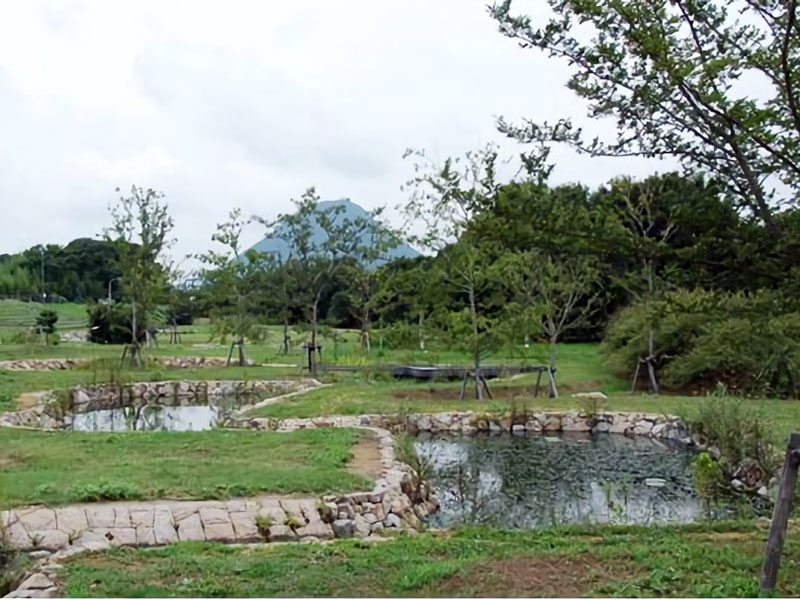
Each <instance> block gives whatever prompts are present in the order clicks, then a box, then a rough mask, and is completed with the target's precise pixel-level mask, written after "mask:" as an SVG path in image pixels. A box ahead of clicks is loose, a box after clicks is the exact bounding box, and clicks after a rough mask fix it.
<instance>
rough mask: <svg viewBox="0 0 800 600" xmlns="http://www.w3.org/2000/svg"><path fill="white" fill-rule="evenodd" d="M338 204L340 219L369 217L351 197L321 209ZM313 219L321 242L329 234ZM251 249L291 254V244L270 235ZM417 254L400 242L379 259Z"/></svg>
mask: <svg viewBox="0 0 800 600" xmlns="http://www.w3.org/2000/svg"><path fill="white" fill-rule="evenodd" d="M338 206H344V209H343V210H342V212H341V213H339V215H338V217H337V218H339V219H350V220H355V219H358V218H368V217H369V213H368V212H367V211H366V210H364V209H363V208H361V207H360V206H359V205H358V204H356V203H355V202H351V201H350V199H349V198H342V199H341V200H327V201H325V202H320V203H319V209H320V210H323V211H324V210H330V209H331V208H334V207H338ZM312 221H313V222H312V233H311V239H312V242H313V243H315V244H321V243H323V242H324V241H325V239H326V238H327V236H326V234H325V232H324V231H323V230H322V228H321V227H320V226H319V225H318V224H317V222H316V219H313V218H312ZM363 243H364V244H367V243H368V237H367V236H366V235H365V236H364V238H363ZM251 250H256V251H257V252H265V253H271V254H274V255H276V256H278V257H279V259H280V260H283V259H285V258H286V257H287V256H288V255H289V246H288V244H287V243H286V242H284V241H283V240H281V239H276V238H269V237H266V238H264V239H263V240H261V241H260V242H258V243H257V244H255V245H254V246H252V248H251ZM417 256H419V252H417V251H416V250H414V248H412V247H411V246H409V245H407V244H399V245H397V246H395V247H394V248H391V249H389V250H387V251H386V257H385V259H384V260H383V261H379V263H383V262H390V261H392V260H395V259H397V258H416V257H417Z"/></svg>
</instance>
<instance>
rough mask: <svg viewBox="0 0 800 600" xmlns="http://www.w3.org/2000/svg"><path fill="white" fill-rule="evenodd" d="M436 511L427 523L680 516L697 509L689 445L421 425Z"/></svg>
mask: <svg viewBox="0 0 800 600" xmlns="http://www.w3.org/2000/svg"><path fill="white" fill-rule="evenodd" d="M416 447H417V451H418V452H419V454H420V455H421V456H424V457H427V458H429V459H430V461H431V462H432V468H433V473H432V476H431V484H432V486H433V489H434V491H435V492H436V494H437V496H438V498H439V500H440V502H441V509H440V511H439V512H438V513H437V514H436V515H435V516H434V517H433V518H432V521H431V524H432V525H433V526H438V527H449V526H452V525H455V524H458V523H483V524H493V525H500V526H506V527H520V528H537V527H543V526H547V525H552V524H555V523H608V522H613V523H640V524H646V523H656V522H687V521H692V520H695V519H697V518H698V517H700V516H701V515H702V514H703V507H702V503H701V501H700V499H699V498H698V497H697V494H696V493H695V489H694V482H693V477H692V471H691V461H692V458H693V454H692V452H690V451H689V450H687V449H685V448H684V447H682V446H680V445H677V444H672V443H669V444H668V443H664V442H661V441H657V440H651V439H649V438H644V437H632V438H628V437H625V436H621V435H608V434H598V435H595V436H588V435H587V436H581V435H566V434H565V435H558V436H556V435H553V436H541V435H532V436H530V437H523V436H509V435H505V436H476V437H465V436H452V435H434V436H431V435H430V434H421V435H420V436H418V437H417V440H416Z"/></svg>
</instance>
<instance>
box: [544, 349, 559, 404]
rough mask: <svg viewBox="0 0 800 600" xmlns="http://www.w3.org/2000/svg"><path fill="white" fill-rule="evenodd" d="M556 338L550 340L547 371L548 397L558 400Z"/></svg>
mask: <svg viewBox="0 0 800 600" xmlns="http://www.w3.org/2000/svg"><path fill="white" fill-rule="evenodd" d="M557 342H558V338H557V337H555V336H552V337H551V338H550V362H549V365H548V367H547V368H548V371H549V372H550V397H551V398H558V389H557V388H556V356H557V355H558V346H557V345H556V344H557Z"/></svg>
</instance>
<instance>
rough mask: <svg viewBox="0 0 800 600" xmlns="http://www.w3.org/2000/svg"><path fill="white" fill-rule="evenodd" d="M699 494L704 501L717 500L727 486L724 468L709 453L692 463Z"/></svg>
mask: <svg viewBox="0 0 800 600" xmlns="http://www.w3.org/2000/svg"><path fill="white" fill-rule="evenodd" d="M692 472H693V473H694V483H695V486H696V487H697V492H698V494H700V497H701V498H703V499H704V500H711V499H713V498H716V497H717V495H718V494H719V492H720V491H722V489H723V487H724V485H725V474H724V472H723V470H722V466H721V465H720V464H719V462H717V461H716V460H714V458H713V457H712V456H711V454H709V453H708V452H701V453H700V454H698V455H697V457H695V459H694V460H693V461H692Z"/></svg>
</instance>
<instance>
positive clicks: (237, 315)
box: [197, 208, 262, 367]
mask: <svg viewBox="0 0 800 600" xmlns="http://www.w3.org/2000/svg"><path fill="white" fill-rule="evenodd" d="M246 224H247V223H246V221H245V220H244V219H242V211H241V210H240V209H238V208H237V209H234V210H232V211H231V212H230V214H229V215H228V220H227V221H226V222H224V223H219V224H217V230H216V233H214V235H212V236H211V239H212V240H213V241H216V242H219V243H220V244H222V245H223V246H224V247H225V248H226V251H225V252H222V253H220V252H214V251H213V250H212V251H209V252H207V253H206V254H201V255H199V256H198V257H197V258H199V259H200V260H202V261H203V262H204V263H205V264H207V265H209V266H210V267H211V268H210V269H205V270H204V271H203V272H202V276H203V278H204V279H205V280H206V281H207V282H208V284H209V294H210V296H211V298H210V299H211V301H212V303H213V304H214V305H215V307H216V308H215V309H213V310H212V317H213V319H214V327H215V330H216V333H218V334H219V335H220V336H222V337H225V336H227V335H228V334H232V335H233V336H234V341H233V342H232V343H231V347H230V351H229V352H228V362H227V364H228V365H230V363H231V357H232V356H233V349H234V348H235V347H236V348H238V350H239V366H240V367H244V366H246V365H247V363H248V361H247V353H246V351H245V337H246V336H248V335H250V333H251V331H252V330H253V325H254V318H253V314H252V308H253V306H254V304H255V303H256V300H257V298H258V296H259V295H260V294H261V293H262V290H261V289H260V288H259V287H258V286H257V285H255V283H256V281H255V277H256V275H257V273H258V270H259V261H260V260H261V257H260V256H259V255H258V253H257V252H254V251H250V252H248V253H247V256H246V257H244V256H242V255H241V254H240V252H239V250H240V248H239V241H240V238H241V235H242V231H243V230H244V227H245V225H246Z"/></svg>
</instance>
